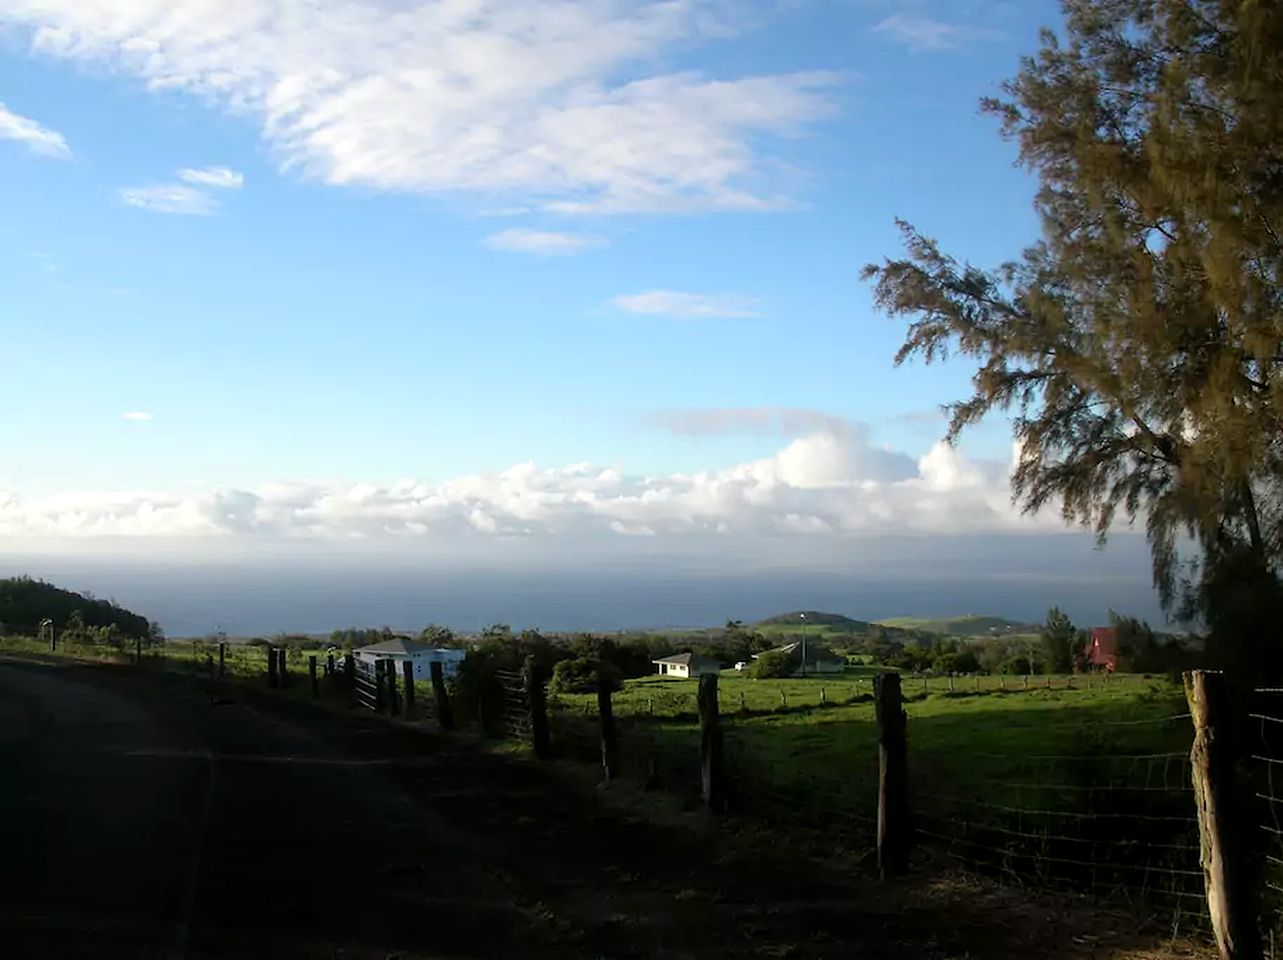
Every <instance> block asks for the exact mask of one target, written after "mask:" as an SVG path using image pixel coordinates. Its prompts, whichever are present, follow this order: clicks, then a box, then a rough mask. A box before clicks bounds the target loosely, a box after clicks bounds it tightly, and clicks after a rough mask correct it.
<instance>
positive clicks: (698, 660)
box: [651, 652, 722, 680]
mask: <svg viewBox="0 0 1283 960" xmlns="http://www.w3.org/2000/svg"><path fill="white" fill-rule="evenodd" d="M651 663H653V664H655V666H656V667H657V668H658V673H659V675H660V676H661V677H675V678H680V679H683V680H686V679H689V678H691V677H700V676H703V675H704V674H706V673H720V672H721V670H722V665H721V663H719V662H718V661H717V660H714V659H713V658H712V657H701V656H699V655H698V654H695V653H689V652H687V653H678V654H674V655H673V656H671V657H661V658H660V659H659V660H652V661H651Z"/></svg>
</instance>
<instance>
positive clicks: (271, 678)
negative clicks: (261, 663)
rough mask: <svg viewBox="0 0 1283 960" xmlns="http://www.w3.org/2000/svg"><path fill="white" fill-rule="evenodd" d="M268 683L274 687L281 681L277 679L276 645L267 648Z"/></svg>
mask: <svg viewBox="0 0 1283 960" xmlns="http://www.w3.org/2000/svg"><path fill="white" fill-rule="evenodd" d="M267 685H268V686H269V687H273V688H275V687H277V686H279V683H278V682H277V679H276V648H275V647H268V648H267Z"/></svg>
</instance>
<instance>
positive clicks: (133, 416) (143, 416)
mask: <svg viewBox="0 0 1283 960" xmlns="http://www.w3.org/2000/svg"><path fill="white" fill-rule="evenodd" d="M151 418H152V416H151V414H150V413H148V412H147V411H146V410H131V411H129V412H128V413H122V414H121V415H120V419H121V420H133V421H136V422H138V421H144V420H150V419H151Z"/></svg>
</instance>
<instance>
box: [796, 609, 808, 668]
mask: <svg viewBox="0 0 1283 960" xmlns="http://www.w3.org/2000/svg"><path fill="white" fill-rule="evenodd" d="M798 617H799V618H800V619H801V621H802V676H804V677H805V676H806V614H805V613H799V614H798Z"/></svg>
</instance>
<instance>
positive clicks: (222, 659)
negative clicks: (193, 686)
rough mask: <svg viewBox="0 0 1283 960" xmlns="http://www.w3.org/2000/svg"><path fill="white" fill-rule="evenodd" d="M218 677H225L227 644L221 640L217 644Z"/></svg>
mask: <svg viewBox="0 0 1283 960" xmlns="http://www.w3.org/2000/svg"><path fill="white" fill-rule="evenodd" d="M218 675H219V676H220V677H225V676H227V644H226V643H224V642H223V641H221V640H220V641H219V642H218Z"/></svg>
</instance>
